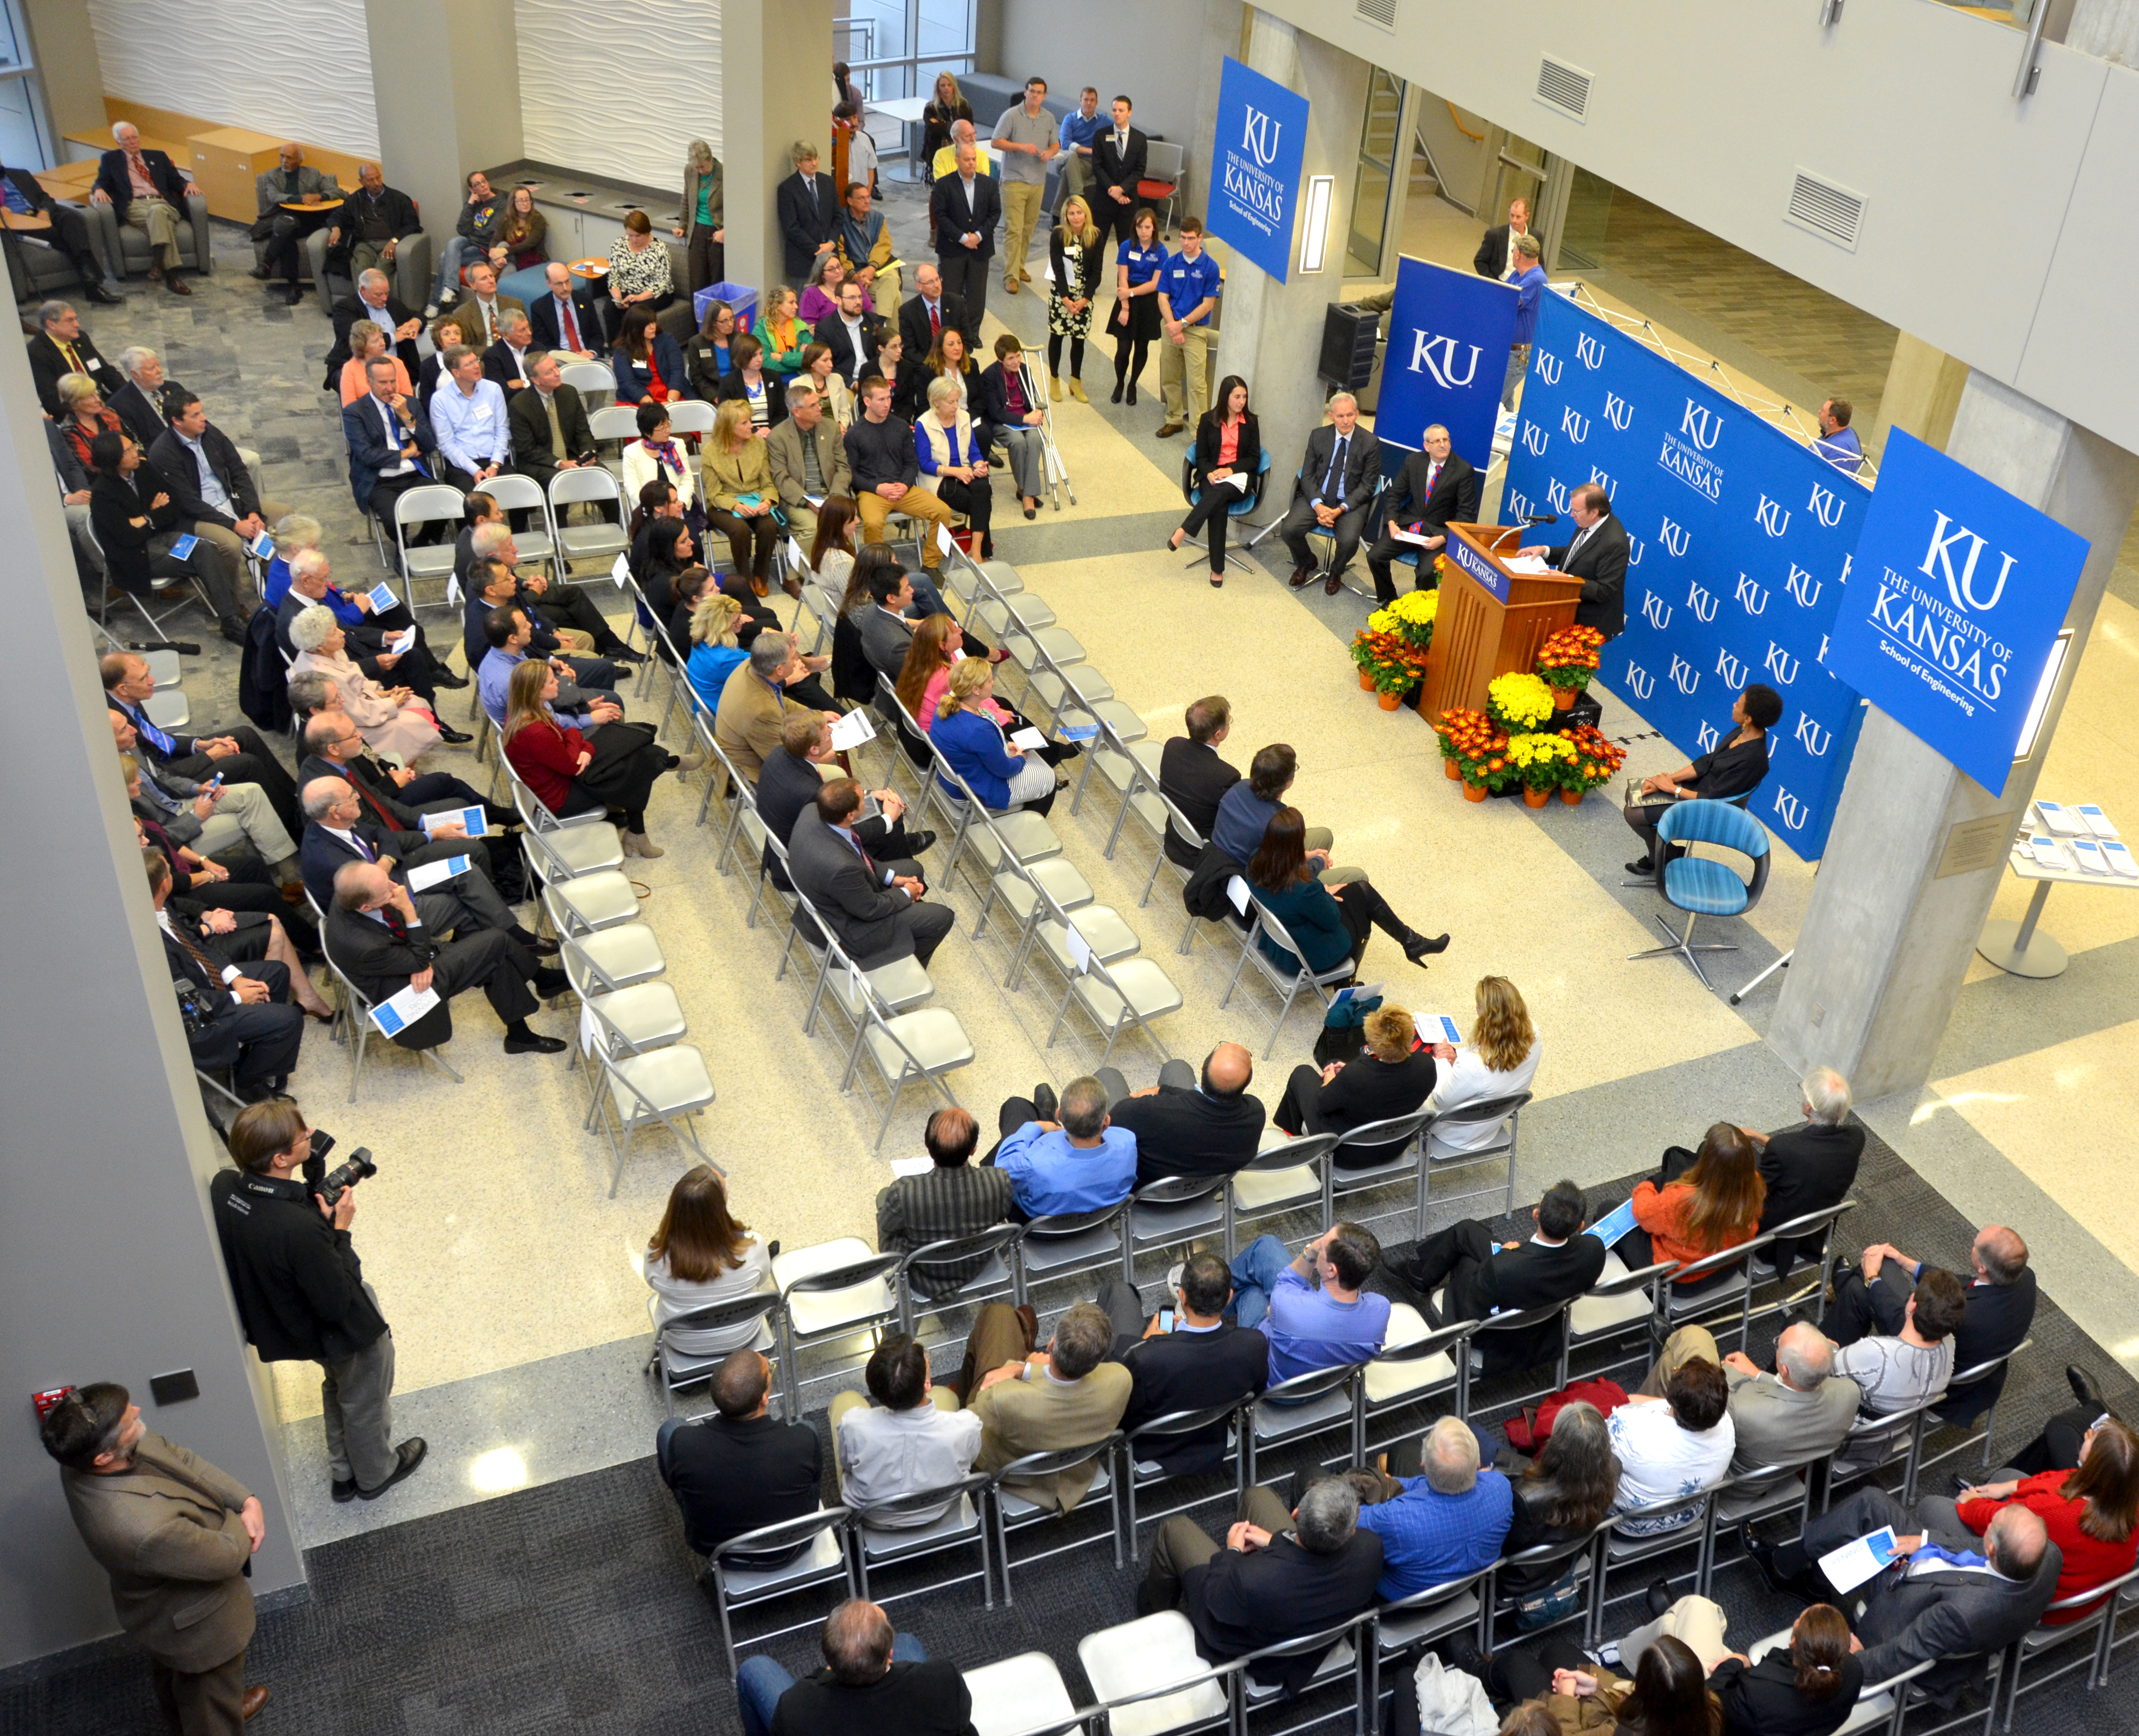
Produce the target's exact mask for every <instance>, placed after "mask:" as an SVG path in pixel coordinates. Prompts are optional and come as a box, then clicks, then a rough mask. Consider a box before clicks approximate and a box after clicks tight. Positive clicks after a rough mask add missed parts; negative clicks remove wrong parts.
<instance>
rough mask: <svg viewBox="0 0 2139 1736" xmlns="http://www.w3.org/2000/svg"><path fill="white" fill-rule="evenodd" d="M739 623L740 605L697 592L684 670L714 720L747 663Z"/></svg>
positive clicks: (707, 592) (715, 594)
mask: <svg viewBox="0 0 2139 1736" xmlns="http://www.w3.org/2000/svg"><path fill="white" fill-rule="evenodd" d="M742 621H743V613H742V604H740V603H738V602H737V601H736V599H734V598H732V597H724V596H722V594H720V593H719V592H718V591H717V590H713V589H710V588H708V589H705V590H702V591H701V592H699V594H698V600H697V604H696V606H695V607H693V609H692V611H691V651H690V660H689V663H688V670H687V672H688V675H689V677H690V682H691V691H692V692H694V693H696V694H697V696H698V701H699V703H700V704H702V705H703V706H704V707H705V708H706V715H707V716H709V717H712V718H714V719H716V720H717V719H718V717H719V716H720V711H721V690H722V688H723V687H726V686H727V682H728V677H730V676H731V675H732V674H734V673H735V672H736V671H737V668H740V667H741V666H742V664H743V663H746V662H747V661H748V660H749V655H750V654H749V653H747V652H746V651H745V650H743V648H742V647H741V646H740V645H738V644H737V643H736V629H737V628H739V627H741V626H742ZM782 842H785V840H784V839H783V840H782Z"/></svg>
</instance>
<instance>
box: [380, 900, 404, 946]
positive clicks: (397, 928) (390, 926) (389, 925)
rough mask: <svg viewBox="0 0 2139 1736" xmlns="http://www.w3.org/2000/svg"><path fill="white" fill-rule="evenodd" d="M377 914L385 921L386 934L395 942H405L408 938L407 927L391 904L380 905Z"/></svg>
mask: <svg viewBox="0 0 2139 1736" xmlns="http://www.w3.org/2000/svg"><path fill="white" fill-rule="evenodd" d="M379 915H380V916H381V917H384V919H385V922H386V931H387V932H388V933H389V934H391V935H392V936H394V939H395V940H397V941H405V940H407V939H408V938H409V925H408V924H407V923H406V922H403V921H402V920H401V913H400V912H399V911H397V910H395V909H394V907H393V906H392V905H391V904H384V905H381V906H380V907H379Z"/></svg>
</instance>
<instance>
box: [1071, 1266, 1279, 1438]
mask: <svg viewBox="0 0 2139 1736" xmlns="http://www.w3.org/2000/svg"><path fill="white" fill-rule="evenodd" d="M1168 1289H1170V1291H1171V1296H1170V1298H1169V1299H1168V1301H1167V1303H1166V1305H1165V1307H1163V1308H1161V1310H1160V1311H1159V1313H1157V1314H1154V1315H1153V1317H1152V1318H1150V1320H1148V1321H1147V1320H1145V1318H1144V1317H1143V1298H1141V1297H1140V1296H1138V1294H1137V1291H1136V1286H1135V1285H1133V1284H1124V1283H1123V1281H1122V1280H1121V1279H1118V1278H1110V1279H1108V1280H1107V1281H1106V1282H1105V1283H1104V1284H1101V1285H1100V1286H1099V1296H1098V1298H1097V1300H1098V1303H1099V1306H1100V1307H1101V1308H1104V1309H1105V1310H1106V1312H1107V1318H1108V1320H1109V1322H1110V1323H1112V1324H1113V1326H1114V1349H1113V1351H1112V1352H1109V1359H1110V1360H1111V1361H1114V1362H1119V1363H1120V1364H1121V1365H1122V1366H1123V1367H1125V1368H1126V1369H1128V1372H1129V1382H1130V1384H1129V1402H1128V1409H1127V1410H1125V1411H1123V1412H1122V1426H1123V1428H1124V1429H1128V1430H1134V1429H1138V1428H1140V1427H1142V1426H1143V1425H1144V1424H1145V1423H1148V1422H1151V1421H1154V1420H1156V1419H1157V1418H1158V1417H1162V1416H1172V1414H1173V1413H1174V1412H1175V1411H1207V1410H1209V1409H1210V1408H1211V1406H1214V1405H1228V1404H1231V1403H1233V1402H1235V1401H1236V1400H1239V1399H1241V1398H1245V1397H1246V1396H1249V1395H1250V1394H1252V1393H1260V1391H1262V1390H1263V1388H1264V1387H1265V1386H1268V1385H1269V1384H1270V1342H1269V1341H1268V1340H1267V1339H1265V1337H1263V1335H1262V1334H1261V1333H1259V1332H1257V1331H1256V1330H1255V1328H1253V1327H1251V1326H1236V1325H1235V1324H1234V1323H1232V1322H1231V1321H1230V1320H1228V1319H1227V1318H1226V1303H1229V1302H1231V1300H1232V1299H1233V1278H1232V1274H1231V1273H1230V1272H1228V1271H1226V1263H1225V1261H1223V1260H1222V1259H1219V1258H1218V1256H1217V1255H1216V1254H1209V1253H1205V1254H1191V1255H1190V1256H1189V1258H1188V1259H1187V1261H1185V1262H1184V1263H1183V1264H1182V1265H1180V1266H1179V1267H1177V1269H1175V1270H1174V1272H1173V1273H1172V1274H1171V1276H1170V1279H1169V1283H1168ZM1169 1310H1171V1311H1172V1313H1173V1318H1172V1321H1171V1322H1168V1321H1167V1318H1166V1316H1167V1312H1168V1311H1169ZM1225 1457H1226V1424H1225V1422H1224V1421H1223V1420H1222V1419H1221V1421H1217V1422H1215V1423H1213V1424H1211V1425H1210V1426H1209V1427H1207V1428H1202V1429H1197V1430H1193V1431H1192V1432H1191V1433H1189V1434H1186V1435H1149V1436H1147V1437H1146V1438H1145V1439H1144V1440H1142V1441H1140V1442H1138V1446H1137V1458H1138V1461H1139V1462H1140V1463H1142V1464H1146V1465H1158V1467H1159V1468H1160V1469H1162V1470H1163V1471H1164V1472H1165V1473H1166V1474H1167V1475H1168V1476H1169V1477H1189V1476H1203V1475H1207V1474H1209V1473H1211V1472H1213V1471H1216V1470H1217V1469H1219V1467H1220V1466H1221V1465H1222V1464H1223V1463H1224V1462H1225Z"/></svg>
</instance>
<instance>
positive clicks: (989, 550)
mask: <svg viewBox="0 0 2139 1736" xmlns="http://www.w3.org/2000/svg"><path fill="white" fill-rule="evenodd" d="M943 335H944V336H945V337H947V338H955V337H957V335H958V334H957V330H956V329H955V328H954V327H951V326H946V327H945V328H944V330H943ZM913 452H914V457H915V459H916V461H917V462H918V463H919V465H920V467H921V474H922V475H923V477H925V478H926V479H927V480H928V485H929V486H930V487H932V488H933V489H934V490H935V491H936V497H937V499H938V500H940V501H942V502H943V504H944V505H945V506H948V507H949V508H950V509H951V510H952V511H953V512H957V513H962V514H963V515H964V516H965V520H966V523H967V526H969V527H970V528H971V530H972V534H973V536H974V538H975V540H976V542H977V544H978V545H979V549H980V556H981V560H991V559H992V558H993V557H994V555H995V552H996V540H995V537H994V535H993V534H992V532H991V528H990V526H991V517H992V508H993V507H994V506H995V495H994V493H993V491H991V488H990V487H989V486H988V448H987V443H986V441H984V440H983V439H982V438H981V436H980V435H979V433H976V431H975V428H974V427H973V421H972V418H971V417H970V416H968V415H967V413H966V407H965V406H964V405H963V404H962V403H960V402H959V401H958V388H957V384H956V383H955V382H953V381H952V379H951V377H950V376H949V375H948V374H938V375H937V377H936V378H935V379H932V380H930V381H929V382H928V411H927V413H925V414H923V415H921V416H919V417H917V418H915V419H914V423H913Z"/></svg>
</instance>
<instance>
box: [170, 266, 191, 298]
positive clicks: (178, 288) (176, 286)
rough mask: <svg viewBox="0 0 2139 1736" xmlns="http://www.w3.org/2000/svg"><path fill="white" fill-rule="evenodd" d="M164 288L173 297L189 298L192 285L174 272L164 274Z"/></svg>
mask: <svg viewBox="0 0 2139 1736" xmlns="http://www.w3.org/2000/svg"><path fill="white" fill-rule="evenodd" d="M164 288H165V289H167V290H169V291H170V292H171V293H172V294H173V295H174V296H190V295H191V294H193V285H191V284H190V283H188V282H187V281H186V280H185V279H184V278H183V277H181V276H179V274H178V273H177V272H176V271H166V272H164Z"/></svg>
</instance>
